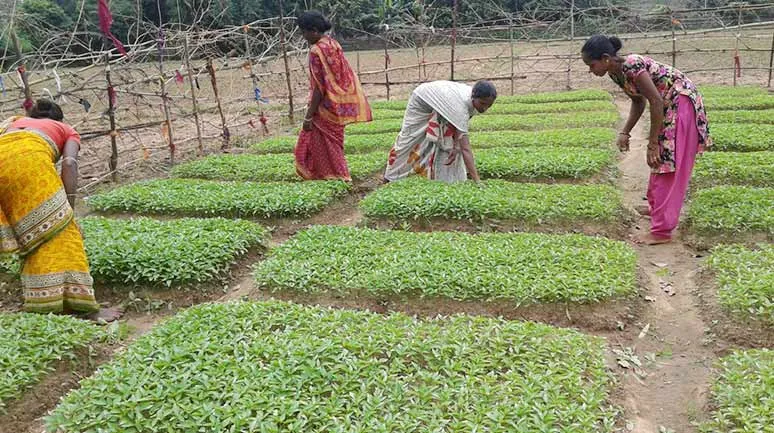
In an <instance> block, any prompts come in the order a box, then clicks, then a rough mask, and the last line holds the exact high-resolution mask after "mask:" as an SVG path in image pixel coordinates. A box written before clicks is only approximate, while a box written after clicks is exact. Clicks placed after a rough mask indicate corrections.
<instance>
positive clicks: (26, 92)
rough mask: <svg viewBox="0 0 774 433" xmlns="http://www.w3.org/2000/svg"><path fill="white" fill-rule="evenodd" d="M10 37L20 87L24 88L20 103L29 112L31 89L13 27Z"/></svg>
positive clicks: (31, 102) (31, 103) (19, 44)
mask: <svg viewBox="0 0 774 433" xmlns="http://www.w3.org/2000/svg"><path fill="white" fill-rule="evenodd" d="M11 39H13V47H14V50H16V56H17V57H18V58H19V68H18V71H19V77H20V78H21V81H22V89H23V90H24V103H22V107H23V108H24V110H25V111H26V112H27V113H28V114H29V110H30V108H32V105H33V101H32V89H30V84H29V81H28V79H27V65H26V64H25V63H24V54H23V53H22V49H21V43H19V38H18V37H17V36H16V30H15V29H13V28H11Z"/></svg>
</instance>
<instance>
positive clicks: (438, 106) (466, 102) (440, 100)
mask: <svg viewBox="0 0 774 433" xmlns="http://www.w3.org/2000/svg"><path fill="white" fill-rule="evenodd" d="M472 93H473V88H472V87H471V86H468V85H467V84H463V83H455V82H453V81H431V82H429V83H424V84H420V85H419V86H418V87H417V88H416V89H414V94H415V95H416V96H418V97H419V98H421V99H422V100H423V101H425V102H426V103H427V104H428V105H430V106H431V107H433V110H435V111H436V112H437V113H438V114H439V115H440V116H441V117H443V118H444V119H446V120H447V121H449V123H451V124H452V125H454V127H455V128H457V130H458V131H459V132H463V133H465V132H468V124H469V123H470V118H471V117H472V116H473V114H475V113H476V110H475V109H474V108H473V100H472Z"/></svg>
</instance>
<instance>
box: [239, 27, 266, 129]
mask: <svg viewBox="0 0 774 433" xmlns="http://www.w3.org/2000/svg"><path fill="white" fill-rule="evenodd" d="M248 30H249V28H248V27H247V26H246V25H245V27H244V34H245V54H246V55H247V64H248V65H249V67H250V79H251V80H252V81H253V92H255V89H257V88H258V76H256V75H255V70H254V69H253V56H252V54H251V52H250V38H248V36H247V31H248ZM255 104H256V105H257V106H258V113H259V114H260V115H261V119H265V118H266V117H265V116H264V113H263V105H261V101H259V100H258V99H256V100H255ZM261 125H262V127H261V132H262V133H263V135H267V134H268V133H269V129H268V128H267V127H266V124H265V123H263V121H261Z"/></svg>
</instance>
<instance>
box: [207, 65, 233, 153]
mask: <svg viewBox="0 0 774 433" xmlns="http://www.w3.org/2000/svg"><path fill="white" fill-rule="evenodd" d="M207 72H208V73H209V74H210V82H211V83H212V92H213V93H214V94H215V102H216V104H217V106H218V114H220V124H221V125H222V126H223V144H222V145H221V146H220V150H226V149H228V148H229V146H230V140H231V133H230V132H229V130H228V125H226V116H225V115H224V114H223V105H221V103H220V95H219V94H218V81H217V79H216V78H215V66H213V65H212V59H207Z"/></svg>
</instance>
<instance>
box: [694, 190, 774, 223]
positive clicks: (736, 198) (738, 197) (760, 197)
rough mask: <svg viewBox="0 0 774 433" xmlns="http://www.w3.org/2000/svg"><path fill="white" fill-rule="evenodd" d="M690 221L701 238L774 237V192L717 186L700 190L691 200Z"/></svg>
mask: <svg viewBox="0 0 774 433" xmlns="http://www.w3.org/2000/svg"><path fill="white" fill-rule="evenodd" d="M688 221H689V224H690V225H691V226H692V229H693V230H694V231H695V232H696V233H698V234H701V235H705V234H706V235H723V234H726V235H734V234H739V233H766V234H768V235H774V188H753V187H745V186H716V187H712V188H707V189H701V190H699V191H697V192H696V193H695V194H694V197H693V199H692V200H691V204H690V208H689V209H688Z"/></svg>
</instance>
